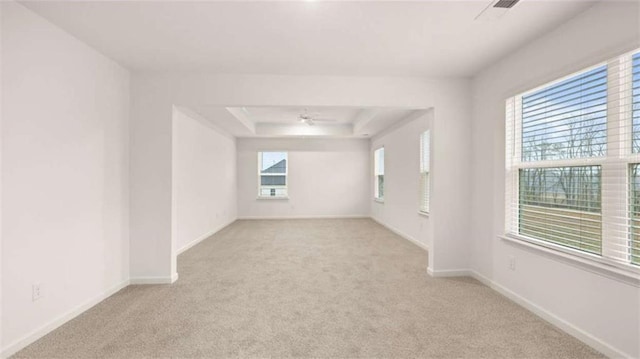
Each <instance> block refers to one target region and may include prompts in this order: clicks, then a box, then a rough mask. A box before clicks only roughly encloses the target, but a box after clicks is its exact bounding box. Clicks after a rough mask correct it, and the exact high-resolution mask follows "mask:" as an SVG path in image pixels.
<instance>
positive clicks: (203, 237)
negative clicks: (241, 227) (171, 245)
mask: <svg viewBox="0 0 640 359" xmlns="http://www.w3.org/2000/svg"><path fill="white" fill-rule="evenodd" d="M235 221H236V219H235V218H234V219H232V220H230V221H228V222H227V223H225V224H223V225H222V226H219V227H218V228H216V229H214V230H212V231H209V232H207V233H205V234H203V235H202V236H200V237H198V238H196V239H194V240H193V241H191V242H189V243H187V244H186V245H185V246H183V247H182V248H180V249H178V255H180V254H182V253H183V252H186V251H187V250H189V249H190V248H191V247H193V246H195V245H196V244H198V243H200V242H202V241H204V240H205V239H207V238H209V237H211V236H213V235H214V234H216V233H218V232H220V231H221V230H223V229H224V228H225V227H227V226H229V225H230V224H231V223H233V222H235Z"/></svg>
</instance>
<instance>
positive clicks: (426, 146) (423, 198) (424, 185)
mask: <svg viewBox="0 0 640 359" xmlns="http://www.w3.org/2000/svg"><path fill="white" fill-rule="evenodd" d="M430 151H431V135H430V133H429V131H425V132H423V133H422V134H421V135H420V212H422V213H429V152H430Z"/></svg>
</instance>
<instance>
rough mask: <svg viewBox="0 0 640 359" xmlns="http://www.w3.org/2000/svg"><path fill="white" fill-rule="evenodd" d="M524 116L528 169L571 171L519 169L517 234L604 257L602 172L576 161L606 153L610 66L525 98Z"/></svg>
mask: <svg viewBox="0 0 640 359" xmlns="http://www.w3.org/2000/svg"><path fill="white" fill-rule="evenodd" d="M521 114H522V115H521V116H522V121H521V123H522V128H521V133H522V138H521V144H520V145H521V148H522V150H521V151H522V153H521V156H522V158H521V161H522V163H523V167H524V166H526V163H527V162H546V161H554V160H555V161H559V160H564V161H567V162H568V163H567V164H568V166H553V167H546V166H545V167H534V168H520V169H519V171H518V181H519V183H518V187H519V191H518V196H519V201H518V202H519V203H518V207H517V210H518V216H519V227H518V233H519V234H521V235H526V236H529V237H532V238H536V239H541V240H545V241H549V242H553V243H556V244H560V245H564V246H567V247H572V248H575V249H580V250H583V251H586V252H591V253H597V254H600V253H601V241H602V216H601V203H600V201H601V198H600V196H601V168H600V166H599V165H594V166H579V164H580V163H579V161H575V162H574V160H576V159H583V158H589V157H596V156H603V155H604V154H605V152H606V145H607V135H606V133H607V68H606V66H601V67H598V68H596V69H593V70H590V71H587V72H585V73H582V74H579V75H577V76H574V77H571V78H568V79H566V80H564V81H561V82H559V83H557V84H554V85H551V86H548V87H545V88H542V89H541V90H538V91H536V92H533V93H531V94H528V95H525V96H522V107H521ZM569 162H574V163H569Z"/></svg>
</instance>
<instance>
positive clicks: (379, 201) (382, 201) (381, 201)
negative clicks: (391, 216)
mask: <svg viewBox="0 0 640 359" xmlns="http://www.w3.org/2000/svg"><path fill="white" fill-rule="evenodd" d="M373 201H374V202H378V203H382V204H384V198H374V199H373Z"/></svg>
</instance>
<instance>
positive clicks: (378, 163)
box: [373, 147, 384, 201]
mask: <svg viewBox="0 0 640 359" xmlns="http://www.w3.org/2000/svg"><path fill="white" fill-rule="evenodd" d="M373 177H374V178H373V182H374V183H373V197H374V198H375V199H377V200H380V201H381V200H383V199H384V147H380V148H378V149H377V150H375V151H374V152H373Z"/></svg>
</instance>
